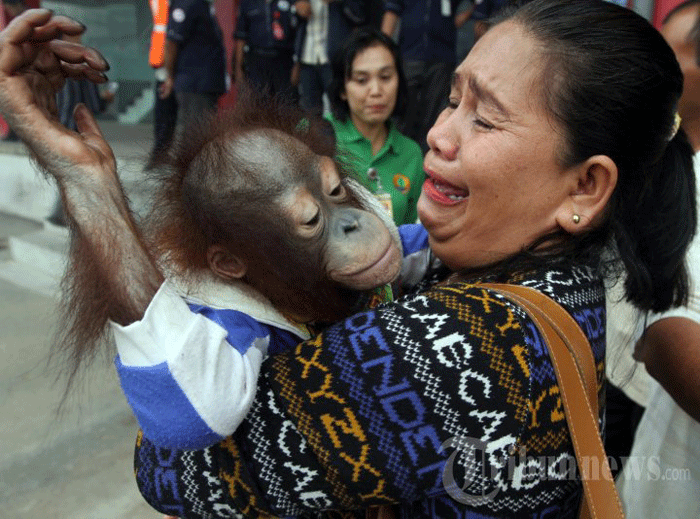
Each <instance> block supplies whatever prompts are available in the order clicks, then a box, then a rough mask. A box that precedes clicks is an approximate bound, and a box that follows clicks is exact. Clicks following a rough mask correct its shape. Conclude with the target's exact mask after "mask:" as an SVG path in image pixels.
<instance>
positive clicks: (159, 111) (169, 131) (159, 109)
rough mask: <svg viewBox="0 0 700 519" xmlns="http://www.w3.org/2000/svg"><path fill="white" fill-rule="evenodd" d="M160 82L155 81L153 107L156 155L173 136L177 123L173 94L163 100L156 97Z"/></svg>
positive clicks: (154, 148)
mask: <svg viewBox="0 0 700 519" xmlns="http://www.w3.org/2000/svg"><path fill="white" fill-rule="evenodd" d="M160 85H162V81H156V101H155V104H154V106H153V119H154V120H153V152H152V153H157V152H158V151H162V150H164V149H166V148H167V147H168V146H169V145H170V141H172V139H173V135H174V134H175V123H176V122H177V99H176V98H175V93H174V92H173V93H171V94H170V95H169V96H168V97H166V98H165V99H161V98H160V96H159V95H158V89H159V88H160Z"/></svg>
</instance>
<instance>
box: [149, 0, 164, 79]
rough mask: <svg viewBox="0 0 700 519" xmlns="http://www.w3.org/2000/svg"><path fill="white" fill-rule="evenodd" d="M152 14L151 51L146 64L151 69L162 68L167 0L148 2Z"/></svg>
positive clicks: (151, 0)
mask: <svg viewBox="0 0 700 519" xmlns="http://www.w3.org/2000/svg"><path fill="white" fill-rule="evenodd" d="M150 4H151V13H152V14H153V31H152V32H151V50H150V51H149V53H148V64H149V65H150V66H151V67H153V68H159V67H162V66H163V53H164V51H165V29H166V27H167V26H168V0H150Z"/></svg>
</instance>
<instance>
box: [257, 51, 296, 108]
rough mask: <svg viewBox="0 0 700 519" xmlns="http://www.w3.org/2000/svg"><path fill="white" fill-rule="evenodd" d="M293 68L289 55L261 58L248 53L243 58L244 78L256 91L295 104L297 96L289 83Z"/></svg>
mask: <svg viewBox="0 0 700 519" xmlns="http://www.w3.org/2000/svg"><path fill="white" fill-rule="evenodd" d="M293 66H294V61H293V60H292V55H291V54H282V55H279V56H263V55H259V54H256V53H255V52H254V51H249V52H248V53H247V54H246V56H245V77H246V80H247V81H248V82H249V83H250V84H251V86H253V88H255V89H256V90H258V91H260V92H267V93H268V94H269V95H273V96H274V95H280V96H284V97H285V98H287V99H288V100H289V101H290V102H293V103H296V102H298V101H299V94H298V91H297V87H296V86H295V85H292V81H291V75H292V67H293Z"/></svg>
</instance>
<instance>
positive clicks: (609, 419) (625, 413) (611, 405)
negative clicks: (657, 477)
mask: <svg viewBox="0 0 700 519" xmlns="http://www.w3.org/2000/svg"><path fill="white" fill-rule="evenodd" d="M605 399H606V408H605V451H606V453H607V455H608V459H609V460H610V470H611V471H612V475H613V477H615V476H616V475H617V473H618V472H620V471H622V465H623V463H624V460H625V459H626V458H627V457H628V456H629V455H630V451H631V450H632V442H633V441H634V434H635V432H636V431H637V426H638V425H639V420H641V418H642V413H644V408H643V407H642V406H640V405H639V404H637V403H636V402H635V401H634V400H632V399H630V398H629V397H628V396H627V395H625V393H623V392H622V391H621V390H620V389H619V388H617V387H616V386H613V385H612V384H611V383H610V382H608V383H607V388H606V391H605Z"/></svg>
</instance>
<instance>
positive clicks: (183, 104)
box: [176, 92, 220, 133]
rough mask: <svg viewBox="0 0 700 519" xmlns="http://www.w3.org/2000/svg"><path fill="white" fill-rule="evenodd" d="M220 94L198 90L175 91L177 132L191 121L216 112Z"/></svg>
mask: <svg viewBox="0 0 700 519" xmlns="http://www.w3.org/2000/svg"><path fill="white" fill-rule="evenodd" d="M219 97H220V94H213V93H198V92H176V98H177V105H178V110H177V130H176V131H177V132H178V133H179V132H181V131H182V130H183V129H184V128H186V127H187V125H188V124H189V123H190V122H191V121H196V120H198V119H199V118H201V117H203V116H206V115H208V114H212V113H215V112H216V108H217V107H216V103H217V101H218V99H219Z"/></svg>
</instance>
